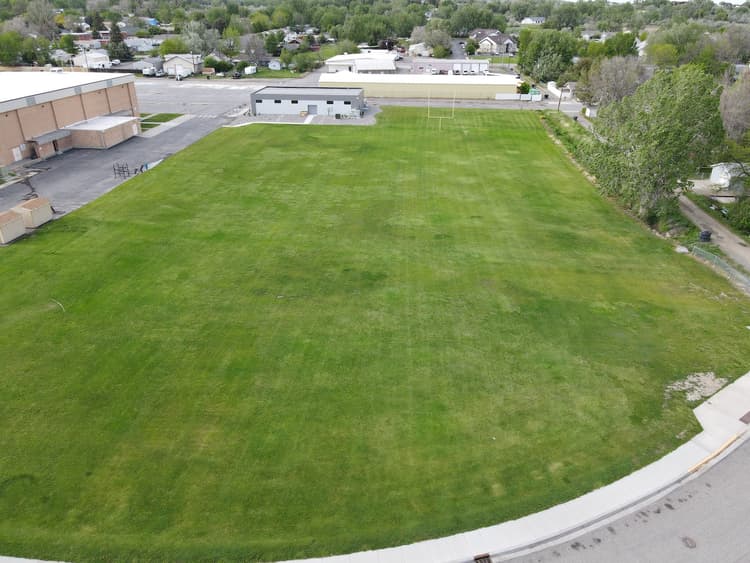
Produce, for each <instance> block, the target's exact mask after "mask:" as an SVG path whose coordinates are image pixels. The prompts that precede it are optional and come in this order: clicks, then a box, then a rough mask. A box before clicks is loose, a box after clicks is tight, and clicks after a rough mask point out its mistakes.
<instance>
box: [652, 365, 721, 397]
mask: <svg viewBox="0 0 750 563" xmlns="http://www.w3.org/2000/svg"><path fill="white" fill-rule="evenodd" d="M726 384H727V380H726V379H724V378H723V377H716V374H715V373H714V372H712V371H706V372H698V373H691V374H690V375H688V376H687V377H686V378H685V379H680V380H678V381H675V382H674V383H670V384H669V385H667V387H666V389H665V390H664V400H665V401H668V400H669V399H670V398H671V397H672V394H674V393H676V392H684V393H685V398H686V399H687V400H688V401H691V402H692V401H700V400H701V399H704V398H706V397H710V396H711V395H713V394H714V393H716V392H717V391H718V390H719V389H721V388H722V387H724V385H726Z"/></svg>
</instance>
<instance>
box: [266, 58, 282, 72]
mask: <svg viewBox="0 0 750 563" xmlns="http://www.w3.org/2000/svg"><path fill="white" fill-rule="evenodd" d="M268 70H281V61H280V60H278V59H271V60H270V61H268Z"/></svg>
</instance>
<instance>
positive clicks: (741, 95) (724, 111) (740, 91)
mask: <svg viewBox="0 0 750 563" xmlns="http://www.w3.org/2000/svg"><path fill="white" fill-rule="evenodd" d="M719 107H720V109H721V119H722V121H723V122H724V130H725V131H726V132H727V137H729V138H730V139H731V140H733V141H735V142H740V141H742V140H743V139H744V138H745V135H746V134H747V132H748V131H750V73H748V72H745V73H744V74H742V76H740V78H739V80H737V82H735V83H734V84H733V85H732V86H730V87H729V88H726V89H725V90H724V91H723V92H722V93H721V102H720V105H719Z"/></svg>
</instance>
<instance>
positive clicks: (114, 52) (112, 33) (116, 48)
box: [107, 23, 133, 61]
mask: <svg viewBox="0 0 750 563" xmlns="http://www.w3.org/2000/svg"><path fill="white" fill-rule="evenodd" d="M107 53H109V57H110V58H111V59H119V60H121V61H130V60H132V59H133V53H132V51H131V50H130V47H128V46H127V45H126V44H125V40H124V39H123V38H122V31H120V26H119V25H117V24H116V23H112V29H110V30H109V43H107Z"/></svg>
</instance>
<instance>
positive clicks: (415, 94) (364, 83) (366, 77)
mask: <svg viewBox="0 0 750 563" xmlns="http://www.w3.org/2000/svg"><path fill="white" fill-rule="evenodd" d="M319 84H320V85H321V86H329V87H338V88H362V89H363V90H364V94H365V95H366V96H367V97H373V98H417V99H429V98H455V99H485V100H496V99H498V98H497V96H498V95H502V94H516V93H517V89H518V86H519V85H520V84H521V80H519V79H516V78H515V77H514V76H513V75H511V74H503V75H489V76H486V75H483V74H468V75H466V74H462V75H455V74H449V75H440V74H437V75H433V74H355V73H353V72H334V73H323V74H321V75H320V81H319Z"/></svg>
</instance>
